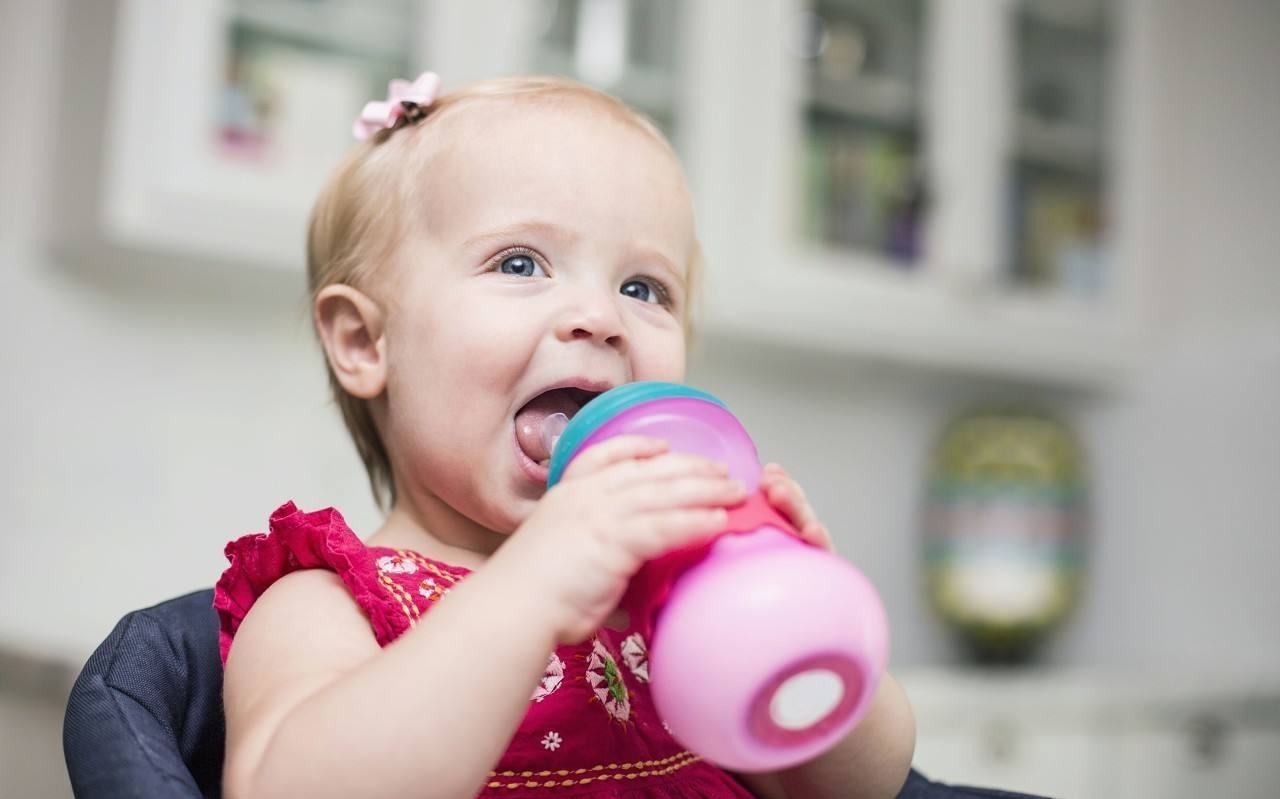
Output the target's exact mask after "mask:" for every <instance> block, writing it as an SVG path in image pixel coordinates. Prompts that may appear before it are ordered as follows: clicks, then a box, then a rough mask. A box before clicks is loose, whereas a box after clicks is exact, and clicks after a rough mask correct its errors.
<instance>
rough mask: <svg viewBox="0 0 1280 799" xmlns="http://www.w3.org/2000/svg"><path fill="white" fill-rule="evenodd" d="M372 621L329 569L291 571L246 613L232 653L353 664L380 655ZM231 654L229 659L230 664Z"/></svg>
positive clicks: (272, 660)
mask: <svg viewBox="0 0 1280 799" xmlns="http://www.w3.org/2000/svg"><path fill="white" fill-rule="evenodd" d="M378 648H379V647H378V642H377V640H376V638H375V637H374V633H373V630H372V629H370V627H369V619H368V617H367V616H366V615H365V613H364V612H363V611H362V609H361V608H360V606H359V604H358V603H357V602H356V601H355V599H354V598H353V597H352V596H351V593H350V591H349V590H348V589H347V587H346V585H344V584H343V581H342V578H341V577H339V576H338V575H337V574H336V573H334V572H331V571H326V570H323V569H305V570H302V571H295V572H292V573H290V574H286V575H284V576H283V577H281V578H280V579H278V580H276V581H275V582H274V583H272V584H271V585H270V586H269V587H268V588H267V589H266V590H265V591H264V592H263V593H262V595H261V596H260V597H258V599H257V601H256V602H254V604H253V607H252V608H250V609H249V611H248V612H247V613H246V614H245V616H244V619H243V621H242V622H241V624H240V626H239V628H238V629H237V630H236V635H235V646H234V647H233V648H232V650H231V651H232V652H234V653H235V654H236V658H237V659H238V660H241V661H244V660H246V659H249V660H252V661H262V662H263V664H264V665H266V666H268V667H270V666H272V664H274V665H275V666H278V665H279V664H280V663H281V662H282V661H302V662H310V663H312V664H313V665H318V666H321V667H322V668H326V667H327V668H332V667H335V666H339V665H344V664H345V665H349V664H350V662H351V661H353V660H354V661H360V660H364V659H365V658H367V657H370V656H371V655H373V654H375V653H377V651H378ZM230 660H231V658H230V657H228V663H230Z"/></svg>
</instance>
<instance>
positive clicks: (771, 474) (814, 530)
mask: <svg viewBox="0 0 1280 799" xmlns="http://www.w3.org/2000/svg"><path fill="white" fill-rule="evenodd" d="M760 488H761V490H762V491H764V494H765V496H766V497H768V498H769V502H770V503H771V504H772V505H773V506H774V507H775V508H777V509H778V511H779V512H780V513H781V514H782V515H783V516H786V517H787V519H788V520H789V521H790V522H791V523H792V524H794V525H795V526H796V529H797V530H799V531H800V536H801V537H802V538H803V539H804V540H806V541H808V542H809V543H810V544H813V545H815V546H819V547H822V548H823V549H825V550H827V551H829V552H830V551H834V547H833V546H832V545H831V533H830V532H828V531H827V526H826V525H825V524H823V523H822V522H820V521H818V514H817V513H815V512H814V510H813V506H812V505H810V504H809V500H808V498H807V497H805V495H804V489H802V488H801V487H800V484H799V483H797V482H796V481H795V480H793V479H791V475H789V474H787V472H786V470H785V469H783V468H782V467H781V466H779V465H778V464H776V463H769V464H766V465H765V467H764V473H763V474H762V475H761V476H760Z"/></svg>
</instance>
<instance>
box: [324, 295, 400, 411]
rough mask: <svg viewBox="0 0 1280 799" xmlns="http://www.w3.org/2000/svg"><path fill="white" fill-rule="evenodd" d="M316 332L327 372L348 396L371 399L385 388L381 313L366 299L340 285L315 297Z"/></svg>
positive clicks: (370, 300) (376, 305) (385, 377)
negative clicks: (322, 347) (325, 359)
mask: <svg viewBox="0 0 1280 799" xmlns="http://www.w3.org/2000/svg"><path fill="white" fill-rule="evenodd" d="M314 311H315V321H316V329H317V330H318V331H319V332H320V340H321V341H323V342H324V352H325V356H326V357H328V359H329V368H330V369H332V370H333V374H334V376H336V377H337V378H338V382H339V383H340V384H342V387H343V388H344V389H346V391H347V393H348V394H351V395H352V396H355V397H359V398H360V399H373V398H374V397H376V396H378V395H379V394H381V393H382V391H383V389H384V388H386V385H387V357H386V355H387V353H386V344H385V339H384V338H383V335H382V333H383V324H384V322H385V321H386V317H385V316H384V314H383V312H382V309H381V308H380V307H379V306H378V304H377V303H376V302H374V301H373V300H372V299H370V298H369V297H368V296H367V295H365V294H363V293H361V292H359V291H357V290H356V289H353V288H351V287H350V286H345V285H342V284H333V285H329V286H325V287H324V288H323V289H321V290H320V293H319V294H318V295H316V302H315V309H314Z"/></svg>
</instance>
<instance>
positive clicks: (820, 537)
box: [800, 522, 836, 552]
mask: <svg viewBox="0 0 1280 799" xmlns="http://www.w3.org/2000/svg"><path fill="white" fill-rule="evenodd" d="M800 537H801V538H803V539H804V540H805V541H807V542H809V543H810V544H813V545H814V546H816V547H821V548H822V549H825V550H827V551H828V552H834V551H835V549H836V548H835V544H834V543H832V541H831V531H830V530H828V529H827V526H826V525H825V524H823V523H822V522H813V523H811V524H808V525H806V526H805V527H804V528H802V529H801V530H800Z"/></svg>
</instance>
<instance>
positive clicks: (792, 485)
mask: <svg viewBox="0 0 1280 799" xmlns="http://www.w3.org/2000/svg"><path fill="white" fill-rule="evenodd" d="M760 487H761V488H763V489H764V493H765V496H766V497H767V498H768V500H769V503H770V504H772V505H773V506H774V507H775V508H777V509H778V510H779V511H781V512H782V515H784V516H786V517H787V519H788V520H790V522H791V523H792V524H794V525H795V526H796V529H798V530H803V529H804V528H805V527H807V526H808V525H810V524H813V523H815V522H817V521H818V514H817V513H815V512H814V510H813V507H812V506H811V505H810V504H809V501H808V500H807V499H806V498H805V496H804V491H802V490H801V488H800V486H799V485H797V484H796V482H795V481H794V480H792V479H791V478H789V477H782V476H779V475H776V474H766V475H764V476H763V477H762V478H761V479H760Z"/></svg>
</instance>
